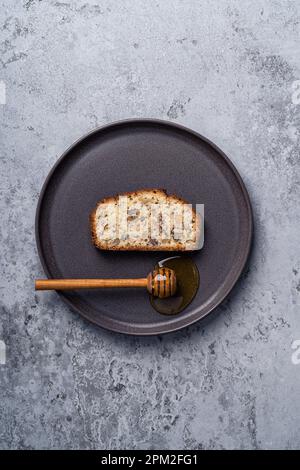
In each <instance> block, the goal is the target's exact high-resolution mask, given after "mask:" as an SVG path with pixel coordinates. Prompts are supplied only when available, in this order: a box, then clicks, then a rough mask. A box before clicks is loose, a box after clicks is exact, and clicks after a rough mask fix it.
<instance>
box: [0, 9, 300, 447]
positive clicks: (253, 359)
mask: <svg viewBox="0 0 300 470" xmlns="http://www.w3.org/2000/svg"><path fill="white" fill-rule="evenodd" d="M0 5H1V6H0V16H1V21H0V48H1V55H0V80H3V81H4V82H5V85H6V100H7V102H6V105H0V116H1V117H0V129H1V147H0V154H1V200H0V205H1V243H0V252H1V317H0V339H2V340H4V341H5V342H6V346H7V362H6V365H1V366H0V374H1V399H0V409H1V416H0V447H1V448H5V449H7V448H19V449H29V448H35V449H36V448H83V449H87V448H99V449H104V448H106V449H117V448H138V449H152V448H153V449H175V448H187V449H201V448H205V449H208V448H209V449H211V448H217V449H220V448H239V449H246V448H251V449H252V448H268V449H271V448H299V446H300V421H299V413H300V400H299V396H300V393H299V392H300V386H299V385H300V365H295V364H293V363H292V360H291V356H292V353H293V350H292V348H291V346H292V343H293V341H295V340H297V339H300V323H299V294H300V259H299V229H300V217H299V196H300V190H299V183H300V171H299V134H300V131H299V123H300V105H297V104H295V103H293V101H292V84H293V82H294V81H295V80H298V79H300V53H299V38H300V2H299V1H288V0H277V1H267V0H255V1H252V0H243V1H241V0H238V1H229V0H218V1H217V0H213V1H196V0H189V1H188V0H186V1H179V0H172V1H171V0H170V1H167V0H164V1H163V0H161V1H145V0H142V1H140V0H122V1H112V0H108V1H97V0H91V1H87V0H78V1H72V2H71V1H67V0H64V1H56V0H50V1H45V0H27V1H25V0H24V1H21V0H15V1H12V0H6V1H3V0H2V1H0ZM128 117H158V118H163V119H170V120H172V121H176V122H180V123H182V124H184V125H186V126H189V127H191V128H193V129H195V130H196V131H199V132H200V133H202V134H204V135H206V136H207V137H208V138H210V139H211V140H213V141H214V142H215V143H216V144H217V145H219V146H220V147H221V148H222V149H223V150H224V151H225V152H226V153H227V154H228V155H230V157H231V158H232V160H233V162H234V163H235V164H236V166H237V167H238V169H239V171H240V173H241V175H242V176H243V178H244V180H245V183H246V185H247V187H248V189H249V193H250V196H251V199H252V203H253V208H254V216H255V225H256V232H255V245H254V250H253V254H252V257H251V262H250V267H249V270H248V271H247V273H246V274H245V275H244V276H243V279H242V280H241V281H240V283H239V285H238V287H237V288H236V289H235V290H234V292H233V293H232V295H230V297H229V298H228V300H227V301H226V302H225V303H224V304H223V305H222V306H221V307H220V308H219V309H218V312H217V313H218V315H216V316H214V318H212V319H211V320H210V321H209V322H207V323H206V324H202V323H198V324H196V325H194V326H193V327H191V328H188V329H186V330H184V331H182V332H178V333H176V334H172V335H169V336H164V337H154V338H149V339H147V338H132V337H125V336H122V335H117V334H112V333H110V332H107V331H104V330H101V329H98V328H95V327H94V326H92V325H90V324H88V323H87V322H85V321H84V320H83V319H82V318H80V317H79V316H78V315H76V314H74V313H72V312H71V311H70V310H69V309H68V308H67V307H66V306H65V305H64V304H63V303H62V302H61V301H60V300H59V299H58V297H57V296H56V294H55V293H45V294H43V295H35V293H34V291H33V280H34V278H35V277H37V276H42V269H41V265H40V262H39V260H38V256H37V251H36V247H35V239H34V215H35V208H36V203H37V199H38V195H39V191H40V189H41V186H42V184H43V181H44V179H45V177H46V175H47V173H48V172H49V170H50V168H51V166H52V165H53V164H54V162H55V161H56V160H57V158H58V157H59V156H60V154H61V153H62V152H63V151H64V150H65V149H66V147H68V146H69V145H70V144H71V143H72V142H73V141H74V140H75V139H77V138H79V137H80V136H81V135H82V134H84V133H85V132H87V131H89V130H91V129H93V128H94V127H95V126H97V125H101V124H104V123H108V122H110V121H114V120H117V119H121V118H128Z"/></svg>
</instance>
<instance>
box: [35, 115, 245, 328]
mask: <svg viewBox="0 0 300 470" xmlns="http://www.w3.org/2000/svg"><path fill="white" fill-rule="evenodd" d="M140 188H165V189H166V190H167V191H168V193H171V194H172V193H175V194H177V195H178V196H180V197H182V198H184V199H186V200H187V201H189V202H191V203H193V204H196V203H203V204H204V205H205V241H204V248H203V249H202V250H201V251H199V252H196V253H194V254H191V255H190V256H191V257H192V258H193V259H194V261H195V262H196V263H197V266H198V269H199V272H200V288H199V291H198V293H197V295H196V297H195V298H194V300H193V302H192V303H191V304H190V305H189V307H188V308H187V309H186V310H184V311H183V312H182V313H180V314H179V315H176V316H164V315H160V314H159V313H157V312H156V311H155V310H153V308H152V307H151V305H150V302H149V300H148V294H147V292H146V290H143V289H131V290H130V289H119V290H111V289H110V290H98V291H77V292H70V291H69V292H61V293H60V294H59V295H60V296H61V298H62V299H63V300H64V301H65V302H67V303H68V304H69V305H70V306H71V307H72V308H73V309H75V310H76V311H77V312H79V313H80V314H82V315H83V316H84V317H85V318H87V319H88V320H90V321H92V322H94V323H96V324H97V325H100V326H102V327H104V328H108V329H110V330H113V331H117V332H121V333H128V334H135V335H152V334H161V333H167V332H171V331H175V330H178V329H180V328H183V327H185V326H187V325H190V324H191V323H194V322H195V321H197V320H199V319H200V318H203V317H205V316H206V315H208V313H210V312H211V311H212V310H213V309H214V308H215V307H217V306H218V305H219V304H220V303H221V302H222V300H223V299H224V298H225V297H226V296H227V294H228V293H229V292H230V291H231V289H232V288H233V286H234V284H235V283H236V281H237V280H238V278H239V276H240V274H241V272H242V270H243V268H244V266H245V263H246V260H247V257H248V254H249V250H250V245H251V238H252V211H251V205H250V201H249V197H248V194H247V191H246V189H245V186H244V184H243V182H242V180H241V177H240V176H239V174H238V172H237V170H236V169H235V167H234V166H233V164H232V163H231V162H230V160H229V159H228V158H227V157H226V155H224V153H223V152H222V151H221V150H219V149H218V148H217V147H216V146H215V145H214V144H212V143H211V142H210V141H208V140H207V139H205V138H204V137H202V136H201V135H199V134H197V133H196V132H193V131H191V130H189V129H186V128H184V127H182V126H180V125H177V124H173V123H170V122H165V121H159V120H154V119H131V120H127V121H121V122H116V123H113V124H110V125H107V126H104V127H101V128H99V129H95V130H94V131H92V132H91V133H89V134H88V135H86V136H84V137H83V138H81V139H80V140H78V141H77V142H75V143H74V144H73V145H72V146H71V147H70V148H69V149H68V150H67V151H66V152H65V153H64V154H63V155H62V157H61V158H60V159H59V160H58V162H57V163H56V165H55V166H54V168H53V169H52V170H51V172H50V174H49V176H48V177H47V179H46V182H45V184H44V186H43V189H42V192H41V195H40V199H39V203H38V207H37V213H36V240H37V247H38V252H39V256H40V259H41V262H42V265H43V267H44V270H45V273H46V275H47V276H48V277H49V278H60V277H62V278H72V277H75V278H76V277H80V278H94V277H95V278H96V277H99V278H101V277H143V276H146V275H147V274H148V272H149V271H151V269H152V268H153V266H154V265H155V264H156V262H157V261H159V260H160V259H162V258H164V257H166V256H164V255H165V253H155V252H153V253H151V252H102V251H100V250H98V249H96V248H94V246H93V245H92V243H91V235H90V228H89V214H90V212H91V210H92V209H93V208H94V207H95V205H96V203H97V201H98V200H99V199H102V198H104V197H106V196H111V195H114V194H117V193H121V192H126V191H132V190H136V189H140ZM166 255H167V256H170V253H167V254H166Z"/></svg>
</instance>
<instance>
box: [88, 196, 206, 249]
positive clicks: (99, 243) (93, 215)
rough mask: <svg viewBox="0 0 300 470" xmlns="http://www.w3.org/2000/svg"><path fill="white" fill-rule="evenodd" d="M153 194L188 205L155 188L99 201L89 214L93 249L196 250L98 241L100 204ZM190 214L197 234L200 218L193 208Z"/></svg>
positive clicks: (174, 244)
mask: <svg viewBox="0 0 300 470" xmlns="http://www.w3.org/2000/svg"><path fill="white" fill-rule="evenodd" d="M151 192H152V193H153V194H155V196H159V195H161V196H164V197H167V198H169V199H172V200H174V202H178V203H179V204H189V203H188V202H187V201H186V200H184V199H182V198H180V197H178V196H177V195H175V194H172V195H167V192H166V190H165V189H161V188H159V189H157V188H151V189H140V190H137V191H129V192H124V193H119V194H116V195H115V196H110V197H106V198H103V199H101V200H100V201H99V202H98V203H97V205H96V207H95V208H94V210H93V211H92V212H91V214H90V229H91V236H92V242H93V244H94V246H95V247H97V248H99V249H100V250H105V251H185V252H186V251H194V250H195V249H196V248H192V249H188V248H187V247H186V244H184V243H181V242H178V243H173V245H172V246H170V245H169V244H166V245H164V244H159V245H155V246H152V245H148V244H140V245H127V246H126V247H124V246H122V245H121V246H118V245H112V244H111V243H105V242H103V241H100V240H99V238H98V236H97V220H96V213H97V209H98V207H99V206H100V205H101V204H104V203H113V202H115V201H116V200H117V199H118V198H119V197H120V196H132V197H135V196H139V197H140V196H142V195H143V193H145V194H146V195H147V196H149V194H150V193H151ZM192 213H193V215H194V216H195V221H196V222H195V224H196V233H197V234H199V232H200V229H201V227H200V218H199V214H197V212H196V211H195V209H194V208H192Z"/></svg>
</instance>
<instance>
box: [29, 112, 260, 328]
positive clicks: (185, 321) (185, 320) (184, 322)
mask: <svg viewBox="0 0 300 470" xmlns="http://www.w3.org/2000/svg"><path fill="white" fill-rule="evenodd" d="M143 123H145V124H155V125H161V126H163V127H171V128H175V129H178V130H181V131H184V132H186V133H188V134H190V135H192V136H193V137H196V138H197V139H200V140H202V141H204V142H205V143H206V144H208V145H210V146H211V147H212V148H213V149H214V150H215V151H216V152H217V153H218V154H219V155H220V156H221V157H222V158H223V159H224V160H225V163H226V164H227V165H228V166H229V167H230V169H231V171H232V172H233V173H234V176H235V178H236V179H237V182H238V183H239V186H240V188H241V191H242V193H243V197H244V200H245V203H246V209H247V221H248V225H249V227H248V233H247V242H246V249H245V250H244V253H243V256H242V259H241V260H240V262H239V267H238V269H237V271H236V273H235V275H234V276H231V278H230V279H229V281H230V282H229V283H227V285H226V286H225V287H226V288H225V289H223V291H224V292H222V294H221V295H219V297H218V298H217V300H216V301H214V302H211V303H212V305H210V306H209V307H208V308H207V309H206V310H205V311H204V313H203V314H202V315H201V317H200V318H197V317H196V318H190V315H189V316H188V317H184V316H183V317H181V318H180V320H179V321H178V324H174V325H172V324H170V325H169V326H168V327H167V328H165V323H160V324H157V325H155V326H152V327H151V330H150V328H147V327H145V326H143V327H142V328H141V327H132V326H130V327H129V328H126V327H123V326H122V325H123V322H122V323H121V324H120V323H118V322H117V323H116V326H114V325H108V324H107V323H106V321H105V319H104V321H103V319H101V317H100V321H99V322H96V321H94V320H92V319H90V318H89V317H88V316H87V315H86V314H85V313H84V312H83V311H82V310H81V309H80V307H77V306H76V305H74V304H73V302H72V301H70V300H69V299H68V298H67V297H66V296H65V295H64V293H63V292H60V291H56V293H57V294H58V295H59V297H60V298H61V299H62V300H63V301H64V302H65V303H66V304H67V305H68V306H69V307H70V308H71V309H72V310H73V311H75V312H77V313H79V314H80V315H81V317H83V318H85V319H86V320H88V321H89V322H91V323H92V324H94V325H96V326H97V327H101V328H104V329H106V330H108V331H113V332H115V333H122V334H126V335H133V336H155V335H162V334H168V333H173V332H176V331H178V330H181V329H183V328H186V327H188V326H190V325H192V324H194V323H196V322H197V321H200V320H203V319H204V318H206V317H207V316H208V315H209V314H210V313H212V312H213V311H214V310H215V309H216V308H217V307H218V306H219V305H220V304H221V303H222V302H224V300H225V299H226V297H227V296H228V295H229V294H230V292H231V291H232V289H233V288H234V286H235V285H236V283H237V282H238V280H239V278H240V276H241V274H242V272H243V270H244V268H245V265H246V263H247V260H248V258H249V254H250V251H251V246H252V240H253V226H254V221H253V209H252V205H251V201H250V197H249V193H248V191H247V189H246V186H245V183H244V181H243V179H242V177H241V176H240V174H239V172H238V170H237V168H236V167H235V165H234V163H233V162H232V161H231V160H230V159H229V157H228V156H227V155H226V154H225V153H224V152H223V150H221V149H220V148H219V147H218V146H217V145H216V144H214V143H213V142H212V141H211V140H210V139H208V138H207V137H205V136H203V135H202V134H200V133H199V132H197V131H194V130H192V129H190V128H188V127H186V126H184V125H182V124H179V123H177V122H173V121H167V120H164V119H156V118H128V119H121V120H117V121H113V122H110V123H108V124H104V125H102V126H97V127H96V128H94V129H92V130H91V131H89V132H87V133H85V134H84V135H83V136H81V137H79V138H78V139H76V140H75V141H74V142H73V143H72V144H71V145H70V146H69V147H68V148H67V149H66V150H65V151H64V152H63V153H62V155H61V156H60V157H59V158H58V160H57V161H56V162H55V163H54V165H53V166H52V167H51V169H50V171H49V173H48V174H47V177H46V179H45V181H44V183H43V185H42V188H41V192H40V195H39V198H38V203H37V207H36V213H35V239H36V245H37V251H38V255H39V259H40V262H41V265H42V268H43V270H44V272H45V274H46V276H47V277H48V278H51V273H50V271H49V269H48V266H47V263H46V260H45V259H44V256H43V249H42V242H41V239H40V233H39V220H40V215H41V211H42V206H43V200H44V196H45V194H46V191H47V188H48V185H49V183H50V181H51V178H52V176H53V175H54V173H55V171H56V170H57V168H58V167H59V166H60V164H61V163H62V161H63V160H64V159H65V158H66V157H68V155H69V154H70V152H71V151H72V150H73V149H74V148H75V147H76V146H77V145H79V144H81V143H82V142H83V141H84V140H85V139H88V138H89V137H91V136H92V135H94V134H98V133H102V132H103V131H105V130H108V129H109V128H113V127H118V126H122V125H124V124H125V125H126V124H129V125H130V124H143ZM223 287H224V286H223ZM221 288H222V285H221ZM196 310H197V309H196ZM118 326H119V327H118ZM136 328H137V329H136Z"/></svg>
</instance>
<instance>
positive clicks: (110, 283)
mask: <svg viewBox="0 0 300 470" xmlns="http://www.w3.org/2000/svg"><path fill="white" fill-rule="evenodd" d="M101 287H103V288H104V287H147V278H141V279H37V280H36V281H35V290H72V289H99V288H101Z"/></svg>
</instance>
